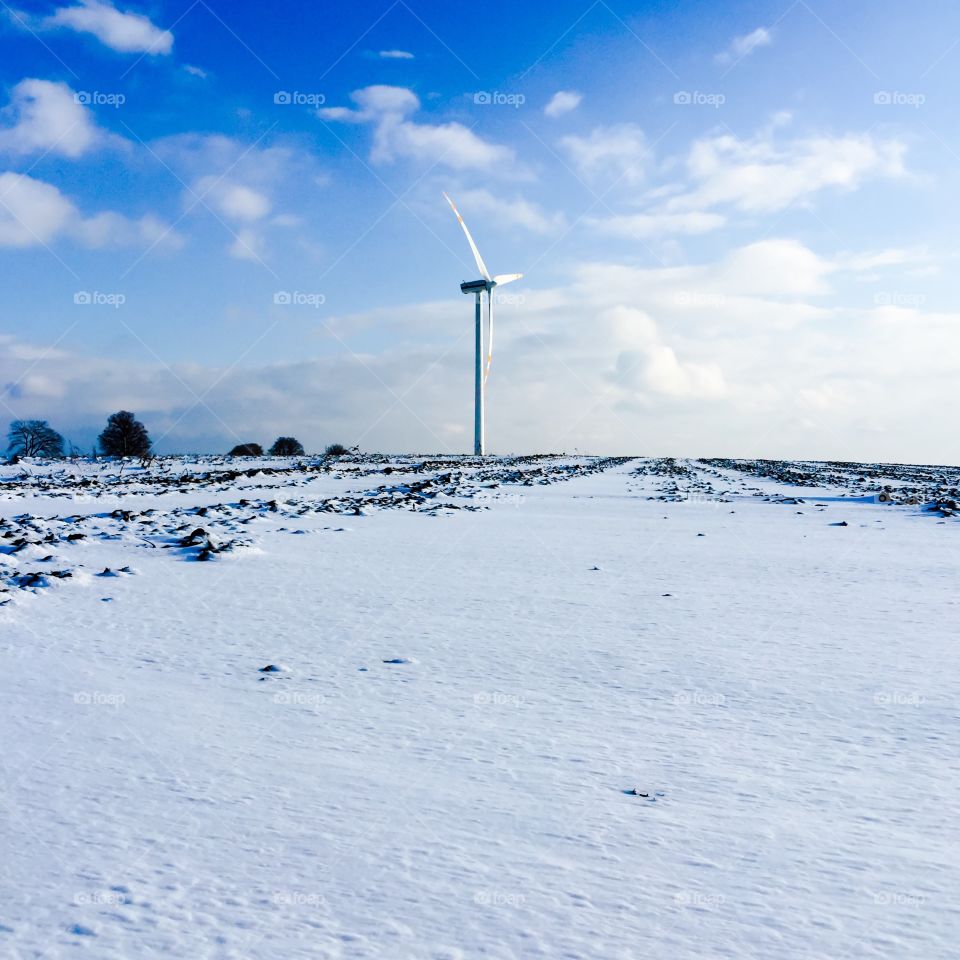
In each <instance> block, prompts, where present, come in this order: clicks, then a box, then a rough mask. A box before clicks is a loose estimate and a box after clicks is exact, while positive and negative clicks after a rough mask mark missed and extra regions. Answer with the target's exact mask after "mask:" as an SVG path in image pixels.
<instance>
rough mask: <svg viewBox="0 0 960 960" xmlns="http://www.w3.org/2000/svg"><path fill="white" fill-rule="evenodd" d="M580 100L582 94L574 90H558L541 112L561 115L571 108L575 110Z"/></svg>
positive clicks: (556, 115) (555, 115)
mask: <svg viewBox="0 0 960 960" xmlns="http://www.w3.org/2000/svg"><path fill="white" fill-rule="evenodd" d="M582 100H583V94H582V93H577V92H576V91H575V90H558V91H557V92H556V93H555V94H554V95H553V96H552V97H551V98H550V102H549V103H548V104H547V105H546V106H545V107H544V108H543V112H544V113H545V114H546V115H547V116H548V117H561V116H563V114H565V113H570V111H571V110H576V109H577V107H579V106H580V102H581V101H582Z"/></svg>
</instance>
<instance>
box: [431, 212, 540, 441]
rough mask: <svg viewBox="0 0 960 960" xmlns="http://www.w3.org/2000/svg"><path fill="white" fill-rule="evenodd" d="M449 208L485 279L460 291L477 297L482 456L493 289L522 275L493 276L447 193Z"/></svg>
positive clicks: (476, 434)
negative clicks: (485, 341)
mask: <svg viewBox="0 0 960 960" xmlns="http://www.w3.org/2000/svg"><path fill="white" fill-rule="evenodd" d="M444 197H445V198H446V201H447V203H449V204H450V209H451V210H453V212H454V214H455V215H456V217H457V220H458V221H459V222H460V226H461V227H463V232H464V233H465V234H466V235H467V243H469V244H470V249H471V250H472V251H473V259H474V260H476V261H477V268H478V269H479V271H480V275H481V276H482V277H483V279H482V280H470V281H469V282H468V283H461V284H460V290H461V291H462V292H463V293H466V294H470V293H472V294H474V295H475V296H476V298H477V309H476V321H477V333H476V354H475V357H474V384H473V452H474V454H475V455H477V456H483V454H484V452H485V441H484V434H483V395H484V391H485V390H486V385H487V378H488V377H489V376H490V364H491V363H492V362H493V288H494V287H497V286H502V285H503V284H505V283H513V281H514V280H519V279H520V278H521V277H522V276H523V274H522V273H501V274H498V275H497V276H495V277H491V276H490V271H489V270H487V265H486V264H485V263H484V262H483V257H481V256H480V251H479V250H478V249H477V245H476V244H475V243H474V242H473V237H471V236H470V231H469V230H468V229H467V225H466V224H465V223H464V222H463V217H461V216H460V211H459V210H457V208H456V207H455V206H454V204H453V201H452V200H451V199H450V198H449V197H448V196H447V195H446V194H444ZM484 294H486V301H487V369H486V370H484V369H483V299H484Z"/></svg>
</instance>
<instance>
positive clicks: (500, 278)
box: [493, 273, 523, 287]
mask: <svg viewBox="0 0 960 960" xmlns="http://www.w3.org/2000/svg"><path fill="white" fill-rule="evenodd" d="M522 276H523V274H522V273H500V274H498V275H497V276H495V277H494V278H493V282H494V283H496V284H498V285H499V286H501V287H502V286H503V285H504V284H505V283H513V281H514V280H519V279H520V278H521V277H522Z"/></svg>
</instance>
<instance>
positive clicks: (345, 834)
mask: <svg viewBox="0 0 960 960" xmlns="http://www.w3.org/2000/svg"><path fill="white" fill-rule="evenodd" d="M958 483H960V470H958V469H956V468H945V467H884V466H878V465H859V464H814V463H795V464H783V463H769V462H766V463H765V462H745V461H726V460H710V461H696V460H690V461H665V460H645V459H623V458H614V459H607V460H597V459H593V458H586V457H583V458H569V457H568V458H551V457H542V458H516V459H512V460H497V459H493V458H490V459H488V460H486V461H479V460H474V459H472V458H460V459H457V458H415V457H397V458H373V457H371V458H366V459H358V460H356V461H352V462H347V463H344V462H333V463H329V462H325V461H323V460H322V459H310V458H304V459H303V460H299V461H283V460H270V459H267V458H265V459H263V460H234V461H231V460H229V459H226V458H205V459H204V458H200V459H196V458H195V459H193V460H191V461H185V460H180V459H172V458H171V459H165V460H159V461H155V462H154V463H153V464H151V465H150V466H149V467H146V468H144V469H140V468H138V467H136V465H133V464H127V465H125V466H124V468H123V470H122V471H121V469H120V464H117V463H95V464H91V463H89V462H77V463H74V464H68V465H63V464H43V463H36V462H32V463H31V462H27V463H22V464H19V465H17V466H9V467H0V517H2V525H0V604H2V605H0V631H2V633H0V637H2V640H0V650H2V656H3V659H2V664H0V668H2V683H3V701H4V711H3V720H2V725H0V734H2V743H3V749H2V751H0V763H2V794H3V806H2V810H3V819H4V837H5V839H4V850H3V858H2V860H3V866H2V869H0V956H3V957H7V956H10V957H16V958H41V957H42V958H50V960H53V958H60V957H76V956H86V957H90V958H97V960H99V958H104V960H114V958H116V960H133V958H141V957H151V956H157V957H184V958H206V957H210V958H237V960H241V958H243V960H246V958H264V960H268V958H269V960H274V958H325V957H345V958H346V957H383V958H391V960H393V958H453V957H463V958H472V957H487V958H501V957H503V958H528V957H544V958H547V957H549V958H551V960H555V958H560V957H578V958H579V957H582V958H608V957H609V958H635V957H649V958H671V960H684V958H698V960H702V958H715V957H736V958H740V957H746V958H754V957H755V958H764V960H768V958H798V960H799V958H802V960H812V958H824V960H828V958H829V960H836V958H847V957H849V958H860V957H877V958H880V957H883V958H887V957H896V958H904V957H916V958H922V960H946V958H953V957H956V956H957V943H958V942H960V905H958V902H957V891H958V890H960V866H958V858H957V846H956V837H957V824H958V822H960V754H958V750H957V725H958V709H957V704H958V702H960V669H958V666H957V651H956V637H957V623H958V620H960V617H958V614H960V577H958V573H957V570H958V563H957V561H958V558H960V552H958V542H960V541H958V538H960V526H958V523H960V518H958V517H957V516H956V510H955V503H956V497H957V486H958ZM884 486H889V487H890V488H891V492H892V495H893V498H894V500H895V501H897V502H894V503H880V502H877V496H876V495H877V494H878V493H880V492H881V491H882V489H883V487H884ZM910 501H916V502H910ZM952 504H953V505H952ZM267 665H273V666H275V667H279V668H280V669H277V670H272V671H267V672H264V671H263V670H262V668H263V667H265V666H267Z"/></svg>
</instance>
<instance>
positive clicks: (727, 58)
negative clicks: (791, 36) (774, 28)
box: [714, 27, 773, 64]
mask: <svg viewBox="0 0 960 960" xmlns="http://www.w3.org/2000/svg"><path fill="white" fill-rule="evenodd" d="M771 43H773V34H772V33H771V32H770V31H769V30H768V29H767V28H766V27H757V29H756V30H754V31H752V32H751V33H747V34H744V35H743V36H742V37H734V38H733V40H732V41H731V43H730V46H729V47H727V49H726V50H724V51H722V52H721V53H718V54H717V55H716V57H715V58H714V59H715V60H716V61H717V63H720V64H728V63H734V62H735V61H737V60H742V59H743V58H744V57H748V56H750V54H751V53H753V51H754V50H757V49H758V48H760V47H766V46H769V45H770V44H771Z"/></svg>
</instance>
